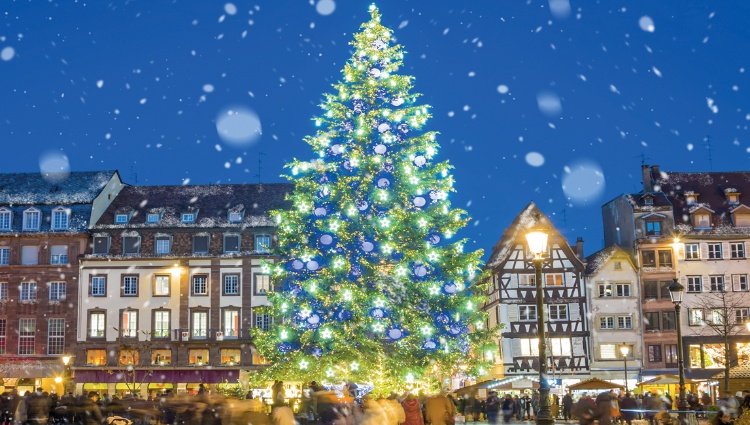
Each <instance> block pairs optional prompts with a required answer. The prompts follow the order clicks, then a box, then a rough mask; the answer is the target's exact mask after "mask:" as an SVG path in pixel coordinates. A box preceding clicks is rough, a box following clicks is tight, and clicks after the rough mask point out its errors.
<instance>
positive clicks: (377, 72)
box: [370, 68, 380, 78]
mask: <svg viewBox="0 0 750 425" xmlns="http://www.w3.org/2000/svg"><path fill="white" fill-rule="evenodd" d="M370 76H371V77H373V78H378V77H380V70H379V69H377V68H373V69H371V70H370Z"/></svg>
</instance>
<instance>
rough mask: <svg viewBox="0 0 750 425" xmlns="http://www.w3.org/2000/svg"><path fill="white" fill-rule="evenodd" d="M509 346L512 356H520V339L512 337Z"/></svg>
mask: <svg viewBox="0 0 750 425" xmlns="http://www.w3.org/2000/svg"><path fill="white" fill-rule="evenodd" d="M510 348H511V351H512V352H513V357H521V355H522V352H521V340H520V339H519V338H513V339H512V340H511V341H510Z"/></svg>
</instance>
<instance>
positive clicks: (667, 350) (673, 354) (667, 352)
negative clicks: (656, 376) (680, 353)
mask: <svg viewBox="0 0 750 425" xmlns="http://www.w3.org/2000/svg"><path fill="white" fill-rule="evenodd" d="M664 357H665V360H666V366H667V367H677V344H666V345H665V346H664Z"/></svg>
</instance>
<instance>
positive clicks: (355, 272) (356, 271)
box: [349, 264, 362, 280]
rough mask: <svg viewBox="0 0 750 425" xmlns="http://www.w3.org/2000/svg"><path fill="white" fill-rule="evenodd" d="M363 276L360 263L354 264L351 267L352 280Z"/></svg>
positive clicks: (350, 275)
mask: <svg viewBox="0 0 750 425" xmlns="http://www.w3.org/2000/svg"><path fill="white" fill-rule="evenodd" d="M361 276H362V266H360V265H359V264H352V267H351V268H350V269H349V277H350V278H351V279H352V280H357V279H359V278H360V277H361Z"/></svg>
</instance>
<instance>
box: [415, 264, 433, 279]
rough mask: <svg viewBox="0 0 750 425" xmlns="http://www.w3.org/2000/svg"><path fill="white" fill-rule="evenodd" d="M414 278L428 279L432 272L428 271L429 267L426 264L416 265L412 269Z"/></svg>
mask: <svg viewBox="0 0 750 425" xmlns="http://www.w3.org/2000/svg"><path fill="white" fill-rule="evenodd" d="M412 272H413V277H414V278H415V279H418V280H421V279H426V278H427V277H428V275H429V274H430V271H429V270H428V269H427V266H425V265H424V264H414V265H413V267H412Z"/></svg>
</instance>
